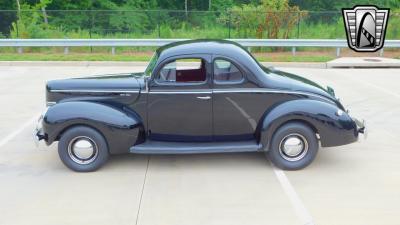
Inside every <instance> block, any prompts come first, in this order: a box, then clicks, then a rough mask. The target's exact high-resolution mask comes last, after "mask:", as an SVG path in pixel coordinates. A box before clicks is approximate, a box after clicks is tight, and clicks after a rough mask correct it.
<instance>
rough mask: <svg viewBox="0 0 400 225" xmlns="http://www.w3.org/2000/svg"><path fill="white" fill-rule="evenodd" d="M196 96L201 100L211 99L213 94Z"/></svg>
mask: <svg viewBox="0 0 400 225" xmlns="http://www.w3.org/2000/svg"><path fill="white" fill-rule="evenodd" d="M196 98H198V99H201V100H210V99H211V96H198V97H196Z"/></svg>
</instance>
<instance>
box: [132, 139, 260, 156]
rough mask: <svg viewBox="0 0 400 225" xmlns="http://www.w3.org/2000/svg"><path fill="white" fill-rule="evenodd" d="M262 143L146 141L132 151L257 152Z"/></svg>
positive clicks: (187, 152)
mask: <svg viewBox="0 0 400 225" xmlns="http://www.w3.org/2000/svg"><path fill="white" fill-rule="evenodd" d="M260 150H261V144H258V143H257V142H256V141H255V140H253V141H230V142H167V141H149V140H148V141H146V142H144V143H142V144H138V145H135V146H132V147H131V148H130V153H138V154H196V153H224V152H257V151H260Z"/></svg>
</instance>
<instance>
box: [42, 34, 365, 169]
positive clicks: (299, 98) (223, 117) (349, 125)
mask: <svg viewBox="0 0 400 225" xmlns="http://www.w3.org/2000/svg"><path fill="white" fill-rule="evenodd" d="M46 88H47V93H46V94H47V95H46V98H47V99H46V100H47V106H48V107H47V110H46V112H44V113H43V115H42V116H41V118H40V119H39V123H38V126H37V128H36V130H35V138H36V140H37V141H40V140H44V141H45V142H46V143H47V145H50V144H52V143H53V142H55V141H58V142H59V143H58V153H59V155H60V158H61V160H62V162H63V163H64V164H65V165H66V166H67V167H69V168H70V169H72V170H75V171H93V170H96V169H98V168H99V167H100V166H102V165H103V164H104V163H105V162H106V161H107V159H108V158H109V156H110V155H112V154H121V153H138V154H190V153H217V152H218V153H220V152H265V153H266V155H267V156H268V157H269V159H270V160H271V161H272V162H273V163H274V164H275V165H276V166H278V167H280V168H283V169H289V170H295V169H301V168H303V167H305V166H307V165H309V164H310V163H311V162H312V161H313V159H314V158H315V156H316V154H317V151H318V148H319V144H321V145H322V146H324V147H327V146H338V145H344V144H349V143H352V142H355V141H356V140H357V139H358V136H359V133H364V132H365V131H366V130H365V126H364V122H360V121H359V120H356V119H354V118H352V117H350V116H349V115H348V113H347V112H346V110H345V109H344V107H343V106H342V104H341V103H340V102H339V101H338V99H337V98H336V97H335V94H334V91H333V89H332V88H326V89H325V88H323V87H321V86H319V85H317V84H316V83H314V82H312V81H310V80H307V79H305V78H302V77H300V76H296V75H293V74H289V73H286V72H282V71H278V70H275V69H273V68H266V67H264V66H262V65H260V64H259V63H258V62H257V61H256V60H255V59H254V58H253V57H252V55H251V54H250V53H249V52H248V51H246V49H244V48H243V47H241V46H240V45H238V44H236V43H234V42H230V41H223V40H195V41H183V42H177V43H173V44H168V45H166V46H164V47H161V48H159V49H158V50H157V51H156V53H155V54H154V56H153V58H152V59H151V61H150V63H149V65H148V67H147V69H146V71H145V72H144V73H132V74H115V75H104V76H96V77H87V78H76V79H66V80H53V81H49V82H48V83H47V87H46Z"/></svg>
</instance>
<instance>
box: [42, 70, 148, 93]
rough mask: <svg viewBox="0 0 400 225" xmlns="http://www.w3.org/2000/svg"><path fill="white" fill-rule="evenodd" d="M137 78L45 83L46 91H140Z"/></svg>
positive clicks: (106, 77)
mask: <svg viewBox="0 0 400 225" xmlns="http://www.w3.org/2000/svg"><path fill="white" fill-rule="evenodd" d="M138 76H139V74H133V73H126V74H107V75H101V76H90V77H80V78H70V79H63V80H52V81H49V82H47V90H48V91H52V90H59V91H60V90H65V91H68V90H71V91H77V90H85V91H90V90H105V91H107V90H122V91H123V90H138V89H139V90H140V88H141V84H140V82H139V81H138V79H137V77H138Z"/></svg>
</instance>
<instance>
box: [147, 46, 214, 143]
mask: <svg viewBox="0 0 400 225" xmlns="http://www.w3.org/2000/svg"><path fill="white" fill-rule="evenodd" d="M210 62H211V56H210V55H204V54H199V55H185V56H179V57H172V58H168V59H166V60H164V61H163V62H161V63H160V64H159V66H157V68H156V69H155V70H154V72H153V75H152V79H151V80H150V82H149V95H148V100H147V115H148V133H149V137H150V139H152V140H160V141H211V140H212V99H211V98H212V91H211V88H210V82H211V81H210V77H211V72H210V71H211V66H210Z"/></svg>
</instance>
